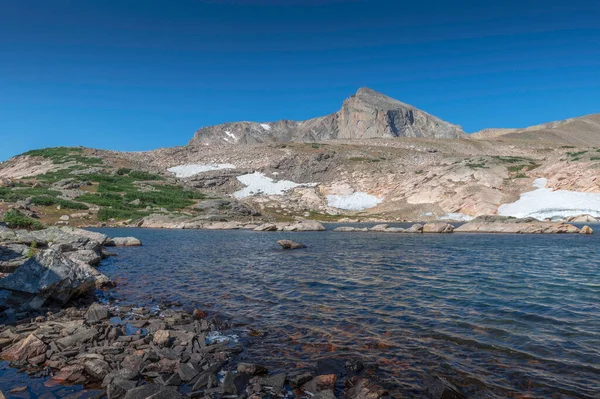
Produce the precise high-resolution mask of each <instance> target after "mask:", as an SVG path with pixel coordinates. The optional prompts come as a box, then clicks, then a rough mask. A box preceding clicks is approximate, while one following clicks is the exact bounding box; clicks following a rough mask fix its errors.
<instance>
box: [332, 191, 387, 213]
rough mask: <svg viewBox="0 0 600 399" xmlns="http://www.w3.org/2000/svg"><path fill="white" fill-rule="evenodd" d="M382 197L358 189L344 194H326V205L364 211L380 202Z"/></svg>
mask: <svg viewBox="0 0 600 399" xmlns="http://www.w3.org/2000/svg"><path fill="white" fill-rule="evenodd" d="M382 201H383V199H382V198H377V197H376V196H374V195H371V194H367V193H363V192H360V191H357V192H354V193H352V194H344V195H328V196H327V205H329V206H331V207H334V208H338V209H345V210H348V211H364V210H365V209H369V208H373V207H374V206H377V204H379V203H380V202H382Z"/></svg>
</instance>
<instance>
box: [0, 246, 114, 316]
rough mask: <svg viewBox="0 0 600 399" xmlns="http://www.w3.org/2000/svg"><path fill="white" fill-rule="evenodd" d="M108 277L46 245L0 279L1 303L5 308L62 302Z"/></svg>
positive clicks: (99, 284) (101, 283)
mask: <svg viewBox="0 0 600 399" xmlns="http://www.w3.org/2000/svg"><path fill="white" fill-rule="evenodd" d="M109 281H110V280H109V279H108V277H106V276H104V275H103V274H101V273H100V272H98V271H97V270H95V269H94V268H92V267H90V266H89V265H87V264H85V263H84V262H80V261H76V260H72V259H69V258H68V257H66V256H64V255H62V254H61V253H60V252H58V251H56V250H54V249H47V250H43V251H41V252H39V253H38V254H37V255H36V256H34V257H32V258H30V259H29V260H28V261H27V262H25V263H24V264H23V265H21V266H20V267H19V268H18V269H17V270H16V271H15V272H14V273H12V274H10V275H9V276H8V277H6V278H4V279H1V280H0V306H1V307H3V308H5V309H6V308H21V309H39V308H41V307H42V306H44V305H47V304H48V302H53V303H56V304H59V305H63V304H65V303H67V302H68V301H69V300H70V299H71V298H74V297H77V296H80V295H82V294H84V293H87V292H88V291H89V290H90V289H92V288H94V287H100V286H102V285H105V284H107V283H109Z"/></svg>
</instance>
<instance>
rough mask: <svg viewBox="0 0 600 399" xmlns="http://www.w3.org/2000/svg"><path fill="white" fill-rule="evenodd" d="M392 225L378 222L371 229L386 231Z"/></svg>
mask: <svg viewBox="0 0 600 399" xmlns="http://www.w3.org/2000/svg"><path fill="white" fill-rule="evenodd" d="M388 227H390V226H389V225H388V224H377V225H375V226H373V227H371V228H370V229H369V231H379V232H384V231H386V230H387V229H388Z"/></svg>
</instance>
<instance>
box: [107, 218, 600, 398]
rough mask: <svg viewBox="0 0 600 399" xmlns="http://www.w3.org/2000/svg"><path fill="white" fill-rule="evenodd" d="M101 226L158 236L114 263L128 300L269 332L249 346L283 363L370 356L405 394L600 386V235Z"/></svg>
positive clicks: (573, 392)
mask: <svg viewBox="0 0 600 399" xmlns="http://www.w3.org/2000/svg"><path fill="white" fill-rule="evenodd" d="M595 227H597V230H598V231H600V226H595ZM329 228H332V227H331V226H330V227H329ZM96 231H102V232H104V233H106V234H108V235H110V236H124V235H125V236H129V235H132V236H136V237H138V238H140V239H141V240H142V241H143V243H144V247H141V248H115V249H111V250H112V251H114V252H116V253H117V254H118V256H116V257H113V258H110V259H107V260H105V261H104V262H103V264H102V266H101V267H100V270H101V271H102V272H104V273H105V274H107V275H109V276H110V277H112V278H113V279H116V280H117V281H118V282H119V283H120V285H119V286H118V287H117V288H116V289H115V290H114V292H113V294H114V296H115V297H116V298H119V299H120V300H122V301H123V302H125V303H128V304H134V305H152V304H155V303H157V302H164V301H179V302H181V303H182V304H183V306H184V307H186V308H190V309H193V308H200V309H205V310H208V311H209V312H212V313H214V314H221V315H227V316H230V317H232V318H233V319H234V320H238V321H239V322H241V323H243V324H245V325H246V327H243V328H246V329H257V330H261V331H266V332H267V335H266V336H265V337H264V338H261V339H255V341H256V342H255V343H254V344H253V345H252V346H251V347H250V348H249V349H248V351H247V353H245V354H244V355H243V356H244V358H246V359H247V360H255V361H260V362H262V363H266V364H268V365H269V366H271V368H273V369H278V368H281V369H283V368H287V369H289V368H293V367H302V366H305V365H309V364H313V363H314V362H316V361H317V360H320V359H340V361H344V360H345V359H356V358H359V359H363V360H364V361H365V362H371V363H376V364H377V365H379V372H378V376H379V377H381V378H382V380H383V382H384V383H385V384H386V386H388V387H390V388H391V389H392V393H395V394H396V395H397V396H403V397H421V396H422V395H423V379H424V378H425V377H426V376H427V375H441V376H444V377H446V378H448V379H449V380H451V381H454V382H456V383H458V384H460V385H461V386H462V387H464V389H465V390H466V391H467V392H470V393H471V394H472V395H473V397H514V398H523V397H527V398H593V397H596V398H597V397H598V396H597V395H598V394H599V393H600V237H599V236H598V235H594V236H580V235H544V236H543V235H466V234H448V235H408V234H385V233H335V232H329V231H328V232H309V233H279V232H275V233H257V232H251V231H197V230H153V229H96ZM282 238H290V239H293V240H295V241H299V242H302V243H304V244H306V245H308V249H305V250H296V251H283V250H281V249H280V248H279V246H278V245H277V243H276V241H277V240H279V239H282ZM482 392H483V393H482Z"/></svg>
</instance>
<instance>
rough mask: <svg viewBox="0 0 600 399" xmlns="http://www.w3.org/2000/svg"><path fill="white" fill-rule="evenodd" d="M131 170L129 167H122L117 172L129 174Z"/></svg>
mask: <svg viewBox="0 0 600 399" xmlns="http://www.w3.org/2000/svg"><path fill="white" fill-rule="evenodd" d="M129 172H131V169H129V168H120V169H119V170H117V174H118V175H119V176H124V175H128V174H129Z"/></svg>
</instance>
